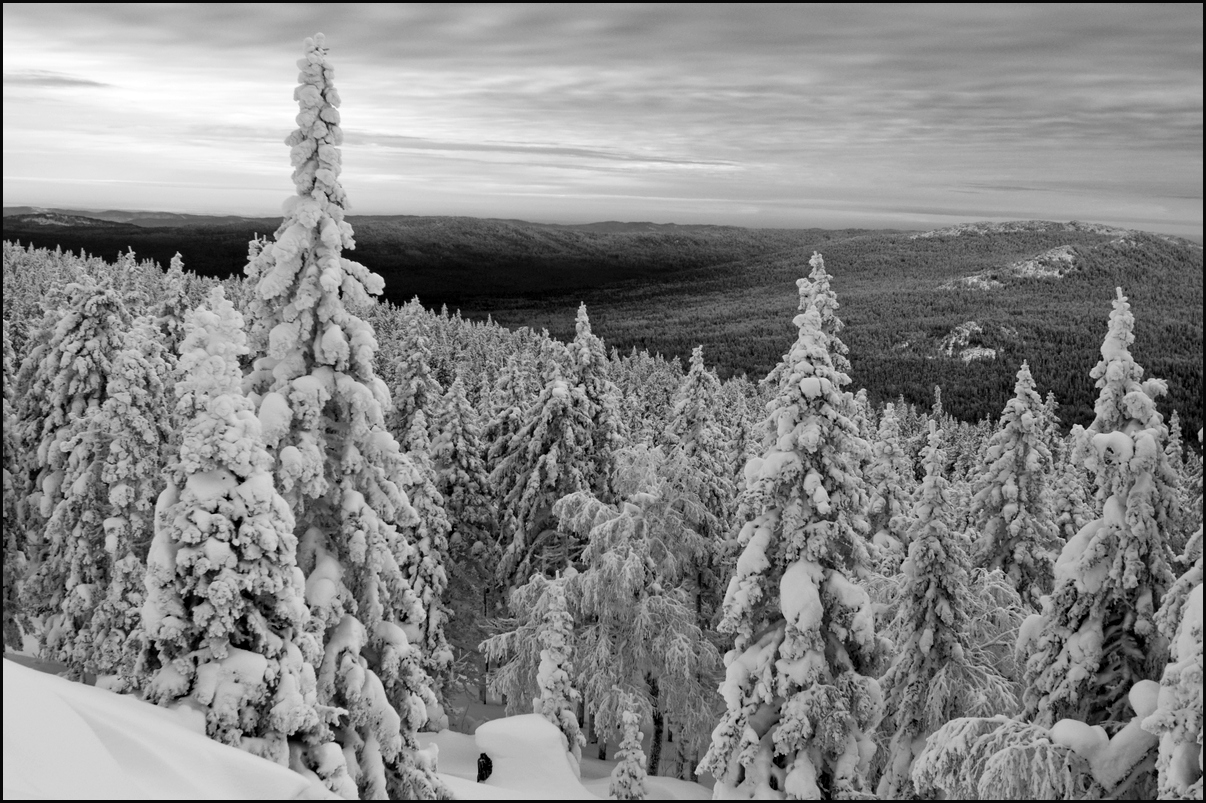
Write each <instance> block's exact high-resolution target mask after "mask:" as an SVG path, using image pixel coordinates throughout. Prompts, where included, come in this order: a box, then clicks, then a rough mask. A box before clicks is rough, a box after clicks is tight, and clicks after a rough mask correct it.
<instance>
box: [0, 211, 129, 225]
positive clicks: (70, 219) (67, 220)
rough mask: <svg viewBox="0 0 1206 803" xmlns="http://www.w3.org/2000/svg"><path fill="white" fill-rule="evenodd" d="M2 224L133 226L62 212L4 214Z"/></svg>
mask: <svg viewBox="0 0 1206 803" xmlns="http://www.w3.org/2000/svg"><path fill="white" fill-rule="evenodd" d="M4 226H5V228H8V227H10V226H12V227H14V228H18V227H23V226H42V227H47V228H49V227H55V226H67V227H70V226H83V227H91V228H95V227H98V226H99V227H104V228H109V229H111V228H114V227H115V226H116V227H121V228H133V227H131V226H128V225H127V224H124V223H114V222H112V221H109V220H102V219H99V218H94V217H84V216H83V215H73V214H67V213H64V212H30V213H26V214H12V215H10V214H6V215H5V216H4Z"/></svg>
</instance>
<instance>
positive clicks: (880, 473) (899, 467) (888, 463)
mask: <svg viewBox="0 0 1206 803" xmlns="http://www.w3.org/2000/svg"><path fill="white" fill-rule="evenodd" d="M866 477H867V490H868V492H869V494H870V497H871V508H870V510H869V511H868V519H869V523H870V525H871V539H872V543H873V544H874V545H875V551H876V552H877V553H878V554H879V558H880V561H881V562H882V561H887V563H888V564H889V565H888V566H887V567H886V568H885V571H887V570H894V569H895V565H897V564H899V562H900V560H901V559H902V558H903V556H904V553H905V551H906V550H907V549H908V542H907V540H906V530H907V529H908V526H909V521H908V514H909V508H910V506H911V499H910V498H909V497H910V492H911V490H912V485H913V461H912V460H910V459H909V456H908V455H907V454H906V453H905V450H904V446H903V444H901V442H900V422H899V420H897V418H896V408H895V406H894V405H892V404H891V403H890V402H889V403H888V404H886V405H884V412H883V415H882V416H881V417H880V419H879V431H878V432H877V433H876V436H875V441H874V442H873V443H872V444H871V461H870V463H869V464H868V466H867V470H866Z"/></svg>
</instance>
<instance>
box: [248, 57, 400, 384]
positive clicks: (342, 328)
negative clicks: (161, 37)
mask: <svg viewBox="0 0 1206 803" xmlns="http://www.w3.org/2000/svg"><path fill="white" fill-rule="evenodd" d="M323 42H324V39H323V37H322V35H321V34H319V35H317V36H315V37H313V38H312V39H306V43H305V50H304V57H303V58H302V59H300V60H299V61H298V63H297V64H298V67H299V68H300V70H301V72H300V73H299V74H298V81H299V82H300V84H299V86H298V87H297V89H295V90H294V93H293V96H294V99H296V100H297V102H298V106H299V107H300V111H299V113H298V115H297V125H298V128H297V129H296V130H295V131H294V132H293V133H292V134H290V135H289V136H288V137H287V138H286V140H285V144H286V145H288V146H289V147H290V161H291V162H292V164H293V168H294V169H293V183H294V186H295V187H296V188H297V194H296V195H294V196H292V197H290V198H289V199H288V200H286V201H285V205H284V212H285V218H284V221H283V222H282V223H281V226H280V228H279V229H277V231H276V235H275V242H267V241H252V244H251V247H250V250H249V261H248V265H247V267H246V273H247V276H248V278H249V280H250V281H252V282H253V283H255V285H256V293H255V298H254V299H253V300H252V302H251V304H250V305H249V306H250V310H251V316H250V317H251V318H252V320H253V322H254V332H253V334H254V336H255V337H256V338H257V344H256V345H257V347H263V346H266V347H267V348H266V351H267V353H268V356H269V357H271V358H272V359H273V360H275V363H274V365H272V366H271V368H272V372H273V378H274V379H275V380H276V384H277V385H278V386H279V384H280V383H282V382H286V381H288V380H290V379H293V378H295V377H297V376H301V375H302V374H304V373H308V372H309V370H308V369H310V368H311V367H312V366H311V365H309V364H307V363H308V362H309V360H308V359H307V358H308V357H309V356H310V355H309V352H312V353H313V362H314V363H316V364H318V365H328V366H331V367H332V368H334V369H335V370H337V371H342V372H345V373H348V374H351V375H353V376H355V377H356V378H357V379H359V380H360V381H363V382H367V381H368V378H369V377H372V376H373V355H374V353H375V352H376V349H377V342H376V340H375V338H374V336H373V331H372V327H370V326H369V325H368V324H366V323H365V322H364V321H362V320H360V319H359V318H357V317H356V316H354V315H352V314H350V313H349V312H348V311H347V309H346V307H345V305H350V306H352V307H362V306H367V305H368V304H369V303H370V295H378V294H380V292H381V290H382V289H383V288H384V286H385V283H384V281H383V280H382V279H381V277H380V276H378V275H377V274H375V273H373V272H371V271H370V270H369V269H368V268H366V267H364V266H363V265H361V264H360V263H358V262H354V261H352V260H350V259H345V258H343V257H342V256H341V251H342V249H344V248H355V245H356V244H355V241H354V240H353V238H352V227H351V225H350V224H349V223H348V222H347V221H346V220H344V212H345V210H346V209H347V208H348V206H349V204H348V200H347V196H346V194H345V193H344V190H343V186H342V185H341V184H340V183H339V173H340V170H341V166H340V165H341V155H340V152H339V148H338V147H337V146H338V145H339V144H340V143H342V142H343V131H342V129H340V127H339V120H340V118H339V111H338V109H337V107H338V106H339V92H338V91H337V90H336V89H335V86H334V83H333V79H334V77H335V71H334V70H333V69H332V68H331V67H330V65H328V64H327V63H326V48H325V47H324V46H323ZM261 341H262V342H261ZM257 350H258V348H257ZM267 367H268V366H261V367H260V368H261V370H263V369H266V368H267ZM373 384H376V383H373ZM257 389H258V388H257ZM373 390H374V395H381V396H382V397H383V398H384V396H387V395H388V393H387V392H386V391H385V388H384V386H382V387H381V388H380V389H378V388H373Z"/></svg>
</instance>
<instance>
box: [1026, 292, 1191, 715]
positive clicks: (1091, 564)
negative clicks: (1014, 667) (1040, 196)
mask: <svg viewBox="0 0 1206 803" xmlns="http://www.w3.org/2000/svg"><path fill="white" fill-rule="evenodd" d="M1134 325H1135V319H1134V317H1133V316H1132V314H1131V311H1130V305H1129V304H1128V303H1127V300H1126V298H1125V297H1124V296H1123V295H1122V289H1121V288H1119V289H1118V295H1117V298H1116V299H1115V301H1114V310H1113V312H1112V313H1111V314H1110V326H1109V332H1108V333H1107V335H1106V338H1105V341H1104V342H1103V343H1102V346H1101V361H1100V362H1098V363H1097V365H1096V366H1095V367H1094V368H1093V370H1092V371H1091V373H1090V375H1091V376H1092V377H1093V378H1094V379H1096V380H1097V388H1098V390H1099V396H1098V398H1097V404H1096V407H1095V410H1096V417H1095V418H1094V420H1093V423H1092V424H1091V425H1090V426H1089V428H1088V429H1087V430H1085V431H1084V432H1083V434H1082V435H1081V437H1080V438H1079V442H1078V443H1077V448H1076V453H1075V456H1076V458H1077V459H1078V460H1079V461H1080V462H1081V463H1082V465H1084V466H1085V468H1086V469H1088V471H1090V472H1091V473H1092V474H1093V475H1094V476H1095V478H1096V484H1097V488H1098V494H1099V496H1100V497H1101V500H1102V505H1103V513H1102V516H1101V518H1099V519H1096V520H1094V521H1092V522H1090V523H1089V524H1087V525H1085V527H1083V528H1082V529H1081V531H1080V532H1079V533H1077V534H1076V536H1075V537H1074V538H1073V539H1072V540H1071V541H1069V542H1068V543H1067V545H1066V546H1064V548H1063V551H1062V553H1061V554H1060V557H1059V560H1058V561H1057V562H1056V566H1055V588H1054V591H1053V592H1052V593H1051V595H1050V596H1048V597H1046V598H1044V599H1043V607H1042V613H1041V614H1039V615H1038V616H1037V617H1035V618H1034V619H1033V620H1032V621H1030V622H1028V623H1027V626H1026V627H1024V628H1023V630H1022V634H1021V635H1020V637H1019V647H1020V648H1021V650H1020V651H1023V652H1026V653H1028V654H1029V658H1028V659H1027V662H1026V670H1025V678H1024V680H1025V687H1026V688H1025V691H1024V695H1023V704H1024V712H1023V713H1024V716H1025V717H1026V718H1027V719H1030V720H1033V721H1034V722H1035V723H1037V724H1039V725H1044V726H1050V725H1052V724H1054V723H1055V722H1056V721H1058V720H1060V719H1064V718H1072V719H1079V720H1082V721H1084V722H1087V723H1088V724H1090V725H1097V724H1102V725H1105V726H1107V729H1109V728H1110V727H1121V726H1122V725H1124V724H1125V723H1127V722H1129V721H1130V720H1131V718H1132V717H1133V716H1134V711H1133V710H1132V709H1131V705H1130V702H1129V701H1128V697H1127V695H1128V693H1129V692H1130V690H1131V687H1132V686H1134V685H1135V683H1137V682H1138V681H1141V680H1150V679H1154V678H1156V677H1158V676H1159V673H1160V670H1161V669H1163V666H1164V663H1165V659H1166V656H1167V647H1166V641H1165V639H1164V637H1163V636H1161V635H1160V633H1159V632H1158V631H1157V628H1156V624H1155V621H1154V616H1155V613H1156V610H1157V609H1158V608H1159V606H1160V603H1161V601H1162V600H1163V598H1164V595H1165V592H1166V591H1167V590H1168V588H1169V586H1170V585H1171V584H1172V580H1173V578H1172V574H1171V572H1170V569H1169V562H1170V560H1171V558H1172V556H1171V553H1170V552H1169V548H1168V545H1167V542H1166V540H1165V533H1166V531H1167V528H1168V526H1169V513H1170V511H1171V509H1172V507H1173V505H1174V499H1173V489H1174V483H1173V481H1172V477H1171V473H1172V469H1171V467H1170V466H1169V464H1168V458H1167V456H1166V455H1165V453H1164V446H1165V444H1166V442H1167V440H1168V429H1167V428H1166V427H1165V425H1164V422H1163V419H1162V417H1161V416H1160V413H1158V412H1157V411H1156V403H1155V401H1154V399H1155V398H1156V397H1157V396H1160V395H1162V394H1163V393H1164V392H1165V390H1166V386H1165V383H1164V382H1163V381H1162V380H1159V379H1148V380H1146V381H1144V380H1143V369H1142V368H1141V367H1140V366H1139V365H1138V364H1136V363H1135V360H1134V358H1132V357H1131V353H1130V346H1131V344H1132V343H1133V342H1134V340H1135V336H1134V334H1133V329H1134Z"/></svg>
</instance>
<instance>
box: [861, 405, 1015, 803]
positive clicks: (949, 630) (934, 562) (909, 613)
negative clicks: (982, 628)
mask: <svg viewBox="0 0 1206 803" xmlns="http://www.w3.org/2000/svg"><path fill="white" fill-rule="evenodd" d="M941 438H942V436H941V433H939V432H938V430H937V427H936V425H935V424H934V422H933V421H931V422H930V439H929V445H928V446H927V447H926V449H925V451H923V452H922V462H923V463H924V465H925V479H924V480H922V484H921V487H920V488H918V490H917V498H916V501H915V502H914V504H913V508H912V511H911V515H910V517H909V530H908V544H909V557H908V559H907V560H906V561H905V562H904V565H903V567H902V571H903V574H904V578H905V580H904V582H905V588H904V594H903V598H902V600H901V606H900V611H899V613H898V619H899V621H900V623H901V625H902V628H901V630H902V633H901V639H900V641H899V642H898V643H897V655H896V659H895V660H894V661H893V662H892V666H891V668H889V669H888V672H887V673H886V674H885V675H884V677H883V678H882V679H881V681H880V683H881V685H882V687H883V694H884V708H885V710H886V711H888V712H889V713H888V718H889V719H890V721H891V723H892V724H893V725H894V726H895V730H894V733H893V736H892V740H891V745H890V747H889V752H888V756H887V760H886V763H885V771H884V775H883V777H882V778H881V779H880V782H879V789H878V792H877V794H878V796H879V797H880V798H881V799H884V800H900V799H904V800H907V799H910V798H912V797H913V796H914V795H915V790H914V789H913V782H912V781H911V780H910V771H911V769H912V764H913V760H914V759H915V758H916V756H917V753H918V752H920V749H921V747H922V746H923V743H924V739H925V738H926V737H927V736H929V735H930V734H931V733H933V732H934V731H936V730H937V729H938V728H940V727H941V726H943V725H945V724H946V723H947V722H949V721H950V720H951V719H954V718H955V717H957V716H991V715H993V714H1003V713H1008V712H1010V711H1012V709H1013V708H1014V706H1016V705H1017V700H1016V699H1015V697H1014V694H1013V690H1012V688H1011V684H1010V683H1009V682H1008V681H1007V680H1005V679H1004V678H1002V677H1001V676H1000V675H998V674H997V673H996V672H995V671H993V669H991V668H989V667H987V666H979V665H977V664H976V662H975V661H974V656H973V654H972V651H971V649H970V645H969V639H968V629H969V627H968V622H967V610H966V608H967V600H968V597H969V596H970V595H971V594H972V593H973V592H972V591H971V589H970V588H969V586H968V559H967V555H966V554H965V553H964V551H963V547H962V545H961V544H960V543H959V541H960V539H959V537H958V536H957V535H955V534H954V533H952V532H951V531H950V529H949V526H948V522H949V516H950V512H949V510H948V508H949V500H948V498H947V494H946V487H947V483H946V480H945V479H943V477H942V473H941V472H942V466H943V465H945V463H946V456H945V455H944V454H943V452H942V448H941Z"/></svg>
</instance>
